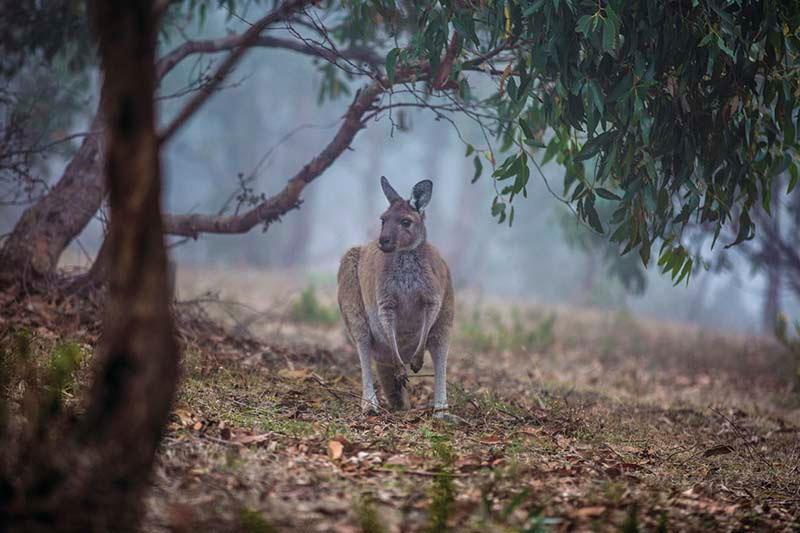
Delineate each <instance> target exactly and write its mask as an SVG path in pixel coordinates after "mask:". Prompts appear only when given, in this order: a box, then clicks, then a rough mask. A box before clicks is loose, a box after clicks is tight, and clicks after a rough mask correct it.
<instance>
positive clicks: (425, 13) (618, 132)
mask: <svg viewBox="0 0 800 533" xmlns="http://www.w3.org/2000/svg"><path fill="white" fill-rule="evenodd" d="M347 5H348V7H349V13H350V14H349V18H348V24H346V25H345V26H346V27H347V28H350V29H352V30H354V31H355V32H356V34H358V33H357V32H358V31H360V32H361V33H360V34H358V35H360V36H361V37H362V39H363V40H365V41H369V40H370V39H372V38H374V37H375V34H376V24H375V21H384V22H385V23H386V25H387V26H388V27H389V28H390V33H392V32H394V35H393V36H392V37H394V40H395V42H396V43H397V45H396V46H395V47H394V48H392V49H391V50H390V51H388V54H387V56H386V70H387V77H388V78H389V80H392V78H393V76H394V73H395V71H396V70H397V69H399V68H400V66H401V65H407V66H413V65H415V64H416V65H420V64H429V65H430V71H431V72H437V71H438V69H439V68H440V66H441V65H442V63H443V60H444V58H446V51H447V50H448V47H450V48H451V49H454V50H455V51H456V55H455V57H454V61H453V65H452V69H451V71H450V72H449V79H450V80H451V81H452V82H453V83H455V84H458V89H459V91H458V94H459V96H460V98H461V99H462V100H463V101H464V102H466V103H470V102H472V103H473V104H475V103H477V102H475V99H476V97H475V96H473V95H472V94H473V91H471V90H470V89H471V88H472V87H474V86H475V84H476V83H477V82H476V78H475V76H474V75H471V74H470V72H471V71H483V72H485V73H487V74H489V76H491V77H492V78H493V79H494V81H495V88H496V90H495V91H494V94H492V95H491V96H490V97H489V98H488V99H484V100H482V101H481V102H479V104H480V105H483V106H489V107H491V109H492V110H493V111H494V113H495V117H496V119H497V120H496V122H495V124H494V127H493V128H490V129H491V133H492V134H493V135H494V136H495V138H496V139H497V140H499V141H500V144H501V146H500V150H499V151H497V152H495V151H489V152H487V153H484V154H483V158H485V159H488V161H489V163H490V164H491V165H492V168H493V172H492V178H493V179H494V180H497V182H498V185H499V187H498V194H497V197H496V198H495V201H494V204H493V206H492V213H493V214H494V215H495V216H496V217H498V220H499V221H500V222H504V221H506V220H508V221H509V223H511V221H512V220H513V201H514V199H515V198H516V197H517V195H519V194H522V195H524V196H526V195H527V189H526V185H527V183H528V181H529V179H530V176H531V174H532V173H536V172H540V170H539V169H538V166H539V165H540V164H543V163H546V162H548V161H550V160H553V159H555V160H556V161H557V162H559V163H560V164H562V165H563V166H564V168H565V169H566V172H565V176H564V188H563V191H564V192H563V195H564V199H565V200H566V201H568V202H569V203H570V204H571V205H572V206H573V208H574V209H575V211H576V213H577V215H578V216H579V217H580V218H581V219H582V220H583V221H585V223H587V224H588V225H590V226H591V227H592V228H594V229H595V230H596V231H597V232H599V233H606V234H608V235H610V239H611V241H613V242H614V243H619V245H620V246H621V247H622V249H623V253H627V252H628V251H630V250H632V249H638V251H639V254H640V256H641V259H642V261H643V262H644V264H645V265H647V264H648V263H649V261H650V254H651V248H652V247H653V246H654V243H659V242H660V243H661V257H660V260H659V264H660V265H661V266H662V267H663V268H664V270H665V271H668V272H671V273H672V275H673V278H674V279H678V280H679V281H680V280H681V279H683V278H685V277H686V276H687V275H688V274H689V273H690V272H691V269H692V259H691V256H690V253H689V252H688V251H687V250H686V249H685V248H684V245H683V240H685V235H684V233H685V231H686V229H687V227H691V226H702V227H704V228H707V229H708V231H710V232H711V233H713V241H712V246H713V242H716V240H717V237H718V236H719V235H720V231H721V229H722V227H723V226H724V225H725V224H731V223H732V224H733V227H735V228H738V229H737V230H736V233H737V235H736V238H735V239H734V240H733V242H731V243H728V245H734V244H738V243H740V242H742V241H744V240H748V239H751V238H752V237H753V236H754V232H755V226H754V224H753V222H752V218H751V209H753V208H754V207H757V206H758V204H759V203H760V204H761V205H762V206H763V209H765V210H767V211H769V209H770V199H771V196H772V195H773V194H778V191H773V190H772V187H771V184H772V181H773V178H774V177H775V176H777V175H779V174H781V173H783V172H788V173H789V174H790V180H789V186H788V192H791V190H792V189H794V187H795V185H796V184H797V181H798V161H797V157H798V135H797V131H798V129H800V123H798V122H799V120H800V119H799V118H798V105H797V102H798V98H799V97H800V83H799V81H800V68H799V63H798V51H799V50H800V32H799V30H798V27H799V26H800V3H797V2H781V1H777V0H759V1H750V0H728V1H723V0H586V1H580V0H438V1H426V0H418V1H415V2H413V3H407V4H403V5H398V4H395V0H370V2H361V1H360V0H350V1H349V3H348V4H347ZM397 13H406V14H407V15H406V18H403V17H402V16H398V15H397ZM398 21H400V22H398ZM403 21H405V24H404V23H403ZM409 21H410V22H409ZM453 37H455V39H453ZM351 38H353V37H352V35H351ZM353 40H354V41H356V40H357V39H355V38H353ZM482 57H485V58H487V59H486V60H485V61H484V60H480V58H482ZM476 58H479V60H478V61H476ZM498 154H503V159H504V160H503V161H502V162H499V163H498V164H495V155H498ZM467 155H472V156H473V157H474V160H475V167H476V178H477V177H478V176H479V175H480V173H481V171H482V169H483V167H484V161H483V160H482V157H481V155H480V154H475V155H473V149H472V147H471V146H470V147H468V149H467ZM782 192H783V191H780V193H782ZM600 202H610V203H611V205H612V209H610V213H611V215H610V217H607V218H606V219H605V220H604V219H603V217H601V215H600V212H599V210H598V209H597V205H598V204H599V203H600Z"/></svg>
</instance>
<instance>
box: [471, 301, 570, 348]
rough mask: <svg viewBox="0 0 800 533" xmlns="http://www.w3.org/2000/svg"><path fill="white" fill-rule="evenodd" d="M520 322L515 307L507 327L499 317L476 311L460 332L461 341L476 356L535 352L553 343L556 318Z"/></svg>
mask: <svg viewBox="0 0 800 533" xmlns="http://www.w3.org/2000/svg"><path fill="white" fill-rule="evenodd" d="M529 318H530V320H525V319H523V316H522V314H521V313H520V311H519V309H517V308H516V307H515V308H513V309H512V310H511V321H510V324H507V323H506V321H504V320H503V319H502V318H501V317H500V315H499V314H497V313H493V312H491V310H489V311H487V312H485V313H484V312H482V311H481V310H480V309H478V308H476V309H475V310H474V311H473V313H472V315H471V317H470V318H469V319H468V320H464V321H463V322H462V324H461V329H460V331H459V337H460V340H461V341H462V342H463V343H464V345H465V346H467V347H468V348H469V349H471V350H473V351H476V352H491V351H511V352H537V351H543V350H546V349H547V348H549V347H550V346H551V345H552V344H553V341H554V340H555V331H554V329H555V328H554V326H555V321H556V315H555V314H550V315H547V316H545V317H543V318H534V317H529Z"/></svg>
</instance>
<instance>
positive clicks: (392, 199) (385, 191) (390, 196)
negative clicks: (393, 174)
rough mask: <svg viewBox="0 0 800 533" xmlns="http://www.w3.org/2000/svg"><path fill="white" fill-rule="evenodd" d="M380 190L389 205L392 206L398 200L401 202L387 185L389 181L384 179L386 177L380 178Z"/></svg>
mask: <svg viewBox="0 0 800 533" xmlns="http://www.w3.org/2000/svg"><path fill="white" fill-rule="evenodd" d="M381 189H383V194H385V195H386V199H387V200H389V204H393V203H395V202H396V201H398V200H402V198H401V197H400V195H399V194H397V191H396V190H394V188H392V186H391V185H389V180H387V179H386V176H381Z"/></svg>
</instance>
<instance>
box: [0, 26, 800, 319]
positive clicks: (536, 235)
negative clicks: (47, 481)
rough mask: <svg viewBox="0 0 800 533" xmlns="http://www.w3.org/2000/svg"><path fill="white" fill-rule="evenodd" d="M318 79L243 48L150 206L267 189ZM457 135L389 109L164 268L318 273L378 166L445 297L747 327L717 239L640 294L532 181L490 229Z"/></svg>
mask: <svg viewBox="0 0 800 533" xmlns="http://www.w3.org/2000/svg"><path fill="white" fill-rule="evenodd" d="M246 15H247V14H246V13H244V14H243V17H244V18H246ZM243 24H244V23H243V22H242V21H241V20H238V19H236V18H229V17H228V16H227V14H226V12H224V11H222V10H220V11H217V12H209V13H208V16H207V20H206V21H205V24H204V25H203V27H202V28H200V27H199V25H194V26H193V27H188V28H185V33H186V35H187V36H189V37H191V38H210V37H218V36H222V35H225V34H227V33H228V32H230V31H241V29H242V27H243ZM276 32H278V34H279V32H280V30H279V29H276ZM166 46H167V47H169V46H170V45H169V43H167V44H166ZM215 59H216V60H218V58H214V57H210V56H204V57H201V59H199V60H197V61H186V62H184V63H183V64H182V65H180V66H179V67H178V68H176V69H175V70H174V71H172V72H171V73H170V74H169V75H168V77H167V78H166V79H165V80H164V83H163V85H162V87H161V90H160V94H161V99H160V106H161V116H160V121H161V123H162V124H163V123H166V122H168V120H169V118H170V117H171V115H172V113H174V112H175V111H176V110H177V109H179V108H180V104H181V103H182V102H183V101H184V100H182V97H185V93H186V88H187V86H188V85H190V84H191V83H192V80H194V79H196V78H197V76H198V74H199V73H202V72H203V71H204V70H205V69H208V67H209V65H210V64H212V62H213V61H214V60H215ZM97 77H98V75H97V72H96V69H95V71H94V73H93V75H92V78H93V79H92V80H91V82H90V83H89V84H88V85H86V86H84V85H80V86H78V87H67V88H65V90H71V91H80V95H81V99H83V101H84V102H85V112H83V113H79V114H78V115H77V116H78V119H77V120H76V121H75V123H74V124H73V125H72V127H71V128H70V131H75V132H78V131H85V129H86V128H87V127H88V121H89V120H90V119H91V118H92V116H93V114H94V111H95V109H96V105H97V89H98V87H99V80H98V79H97ZM321 83H322V77H321V76H320V74H319V67H318V65H316V64H315V63H314V61H312V60H311V59H305V58H298V56H297V55H296V54H293V53H291V52H287V51H281V50H276V49H254V50H253V51H251V52H250V53H249V54H248V55H247V56H246V59H245V61H244V62H243V63H242V65H241V66H240V67H239V68H238V69H237V71H236V72H235V74H234V75H233V76H232V77H231V78H230V79H229V80H228V81H227V82H226V86H225V88H224V90H222V91H221V92H220V93H218V94H216V95H215V96H214V97H213V98H212V99H211V100H210V101H209V102H208V104H207V105H206V106H205V107H204V108H203V110H202V111H201V112H200V113H198V114H197V115H196V116H195V117H194V118H192V119H191V120H190V122H189V123H188V125H187V126H186V127H185V128H184V130H183V131H181V133H180V134H179V135H178V136H177V137H176V138H175V139H173V140H172V141H171V142H170V143H169V144H168V145H167V147H166V149H165V150H164V152H163V170H164V176H165V191H164V208H165V211H166V212H169V213H176V214H177V213H189V212H197V213H217V212H219V211H220V210H221V209H223V208H225V209H226V212H228V213H233V212H235V211H236V209H237V207H238V209H240V210H246V209H248V208H249V205H248V204H247V202H246V198H242V197H241V194H242V191H243V189H242V184H244V185H245V186H246V187H247V188H248V192H247V194H245V196H249V195H256V196H257V195H260V194H262V193H263V194H265V195H267V196H270V195H272V194H274V193H275V192H277V191H278V190H280V189H281V188H282V187H283V186H284V184H285V182H286V180H287V179H289V178H290V177H291V176H292V175H294V174H295V173H296V172H297V171H298V170H299V169H300V168H301V167H302V166H303V165H304V164H306V163H307V162H309V161H310V160H311V158H312V157H314V156H315V155H316V154H317V153H319V152H320V150H321V149H322V148H323V147H324V146H325V144H327V143H328V142H329V141H330V140H331V138H332V137H333V135H334V134H335V131H336V128H337V127H338V125H339V121H340V118H341V116H342V114H343V113H344V111H345V109H346V108H347V105H348V104H349V103H350V102H351V100H352V98H353V95H354V94H355V91H356V90H357V89H358V85H357V84H352V85H351V86H349V87H348V88H347V89H348V90H349V94H343V95H342V96H341V97H339V98H338V99H336V100H334V101H330V100H328V99H326V100H325V101H324V102H322V103H321V104H320V103H319V101H318V100H319V94H320V88H321ZM459 132H460V135H459ZM462 138H463V139H464V140H466V141H467V142H469V143H474V144H475V146H476V147H479V146H485V142H484V140H483V137H482V134H481V132H480V129H479V128H478V127H477V126H476V125H475V124H474V123H472V122H470V121H469V120H468V119H465V118H463V117H462V118H455V124H451V123H450V122H448V121H446V120H437V117H436V116H435V115H434V113H432V112H430V111H426V110H418V109H411V108H409V109H405V110H403V112H402V113H401V112H398V111H397V110H395V111H393V113H392V115H391V116H389V115H384V116H383V117H382V118H381V119H380V120H378V121H373V122H370V123H369V124H368V126H367V128H366V129H365V130H363V131H361V132H360V133H359V134H358V136H357V137H356V140H355V142H354V143H353V144H352V145H351V150H350V151H348V152H347V153H345V154H344V155H343V156H341V157H340V158H339V159H338V160H336V161H335V162H334V164H333V165H332V166H331V168H329V169H328V170H327V171H325V172H324V174H323V175H322V176H320V178H319V179H317V180H316V181H315V182H313V183H312V184H311V185H310V186H309V187H308V188H307V189H306V190H305V191H304V196H303V198H304V201H303V204H302V206H301V208H300V209H299V210H295V211H292V212H290V213H289V214H287V215H286V216H285V217H284V219H283V220H282V222H281V223H280V224H274V225H271V226H270V228H269V231H267V232H265V233H264V232H261V231H260V229H259V228H254V229H253V230H252V231H251V232H250V233H248V234H244V235H202V236H201V237H200V238H199V239H198V240H196V241H194V240H188V241H187V240H178V239H174V238H171V239H170V241H171V243H172V244H173V245H174V247H173V248H172V255H173V258H174V259H175V260H176V261H177V263H178V265H179V268H181V267H198V266H204V265H213V266H215V267H224V268H230V270H231V275H234V276H235V275H236V269H237V268H245V267H246V268H256V269H264V270H284V271H286V270H290V271H292V272H293V273H295V275H297V276H300V277H307V278H308V279H309V282H311V281H310V280H312V279H313V280H315V282H317V283H319V282H320V281H319V280H323V281H322V282H325V281H324V280H330V281H333V279H334V276H335V272H336V269H337V267H338V261H339V258H340V257H341V256H342V254H343V253H344V251H345V250H346V249H347V248H348V247H350V246H354V245H357V244H360V243H363V242H365V241H367V240H369V239H373V238H375V237H376V235H377V232H378V230H379V227H380V225H379V222H378V217H379V215H380V214H381V212H382V211H383V210H384V209H385V208H386V205H387V204H386V200H385V198H384V197H383V194H382V193H381V191H380V187H379V183H378V178H379V177H380V176H381V175H386V176H387V177H388V178H389V180H390V181H391V183H392V184H393V186H394V187H395V188H396V189H397V190H398V191H399V192H400V193H401V194H405V195H408V194H410V191H411V187H412V186H413V184H414V183H416V182H417V181H419V180H420V179H425V178H430V179H432V180H433V181H434V193H433V198H432V201H431V204H430V206H429V207H428V209H427V229H428V238H429V241H430V242H432V243H433V244H434V245H436V246H437V247H438V248H439V249H440V250H441V252H442V253H443V255H444V257H445V259H446V260H447V261H448V263H449V265H450V268H451V271H452V273H453V277H454V281H455V284H456V290H459V289H470V290H474V291H477V292H479V293H482V294H491V295H493V296H494V297H500V298H510V299H513V300H515V301H520V300H525V301H527V302H530V303H534V304H543V305H554V304H555V305H571V306H593V307H598V308H609V309H629V310H630V311H632V312H635V313H637V314H642V315H644V316H648V317H652V318H659V319H669V320H675V321H681V322H691V323H696V324H699V325H702V326H707V327H713V328H720V329H729V330H732V331H737V332H742V333H761V332H762V331H761V330H762V327H761V324H762V320H761V312H762V306H763V300H764V297H763V293H764V287H765V280H764V276H763V275H762V273H761V272H759V271H757V270H756V271H754V270H753V268H752V267H751V264H750V262H748V261H747V260H746V259H745V258H744V257H742V256H741V254H739V253H737V251H736V249H731V250H727V251H725V250H723V246H721V245H717V247H716V249H715V250H714V251H713V252H710V253H709V254H708V256H707V259H708V260H709V262H710V263H712V264H714V263H716V262H717V261H718V260H719V259H720V257H721V255H722V254H724V255H725V260H726V263H727V264H728V268H726V269H724V270H721V271H720V270H719V269H716V268H711V269H710V270H708V271H705V270H704V269H702V268H700V269H696V271H695V273H694V274H693V276H692V279H691V281H690V283H689V284H688V286H687V285H686V284H685V283H683V284H681V285H679V286H677V287H673V286H672V282H671V281H670V280H669V278H668V277H666V276H661V275H660V274H659V272H658V268H657V266H656V265H655V264H654V261H653V262H651V265H650V268H649V270H648V271H647V272H646V282H647V283H646V288H645V290H644V292H643V293H642V294H633V293H631V292H629V291H626V289H625V287H624V286H623V284H622V283H621V282H620V281H619V280H618V279H616V278H614V277H611V276H609V275H608V265H607V264H606V262H605V261H604V259H603V257H602V256H601V255H600V254H598V253H587V252H586V251H585V250H583V249H581V248H579V247H575V246H571V245H570V244H569V242H568V235H569V234H570V232H588V231H590V230H588V229H586V228H583V227H579V226H577V224H578V221H577V218H575V217H574V216H571V214H570V213H569V210H568V208H567V207H566V206H565V205H564V204H563V203H562V202H560V201H559V200H558V199H557V198H556V197H555V196H554V195H553V194H552V193H551V192H550V191H548V188H547V187H546V186H545V182H544V179H543V178H542V176H539V175H537V174H534V175H533V176H532V177H531V181H530V184H529V186H528V193H529V194H528V198H527V199H522V198H520V199H519V200H518V201H517V202H515V208H516V216H515V219H514V224H513V226H512V227H509V226H508V224H503V225H498V224H497V223H496V221H495V220H494V219H493V218H492V216H491V214H490V206H491V202H492V199H493V198H494V196H495V188H494V183H493V180H492V179H491V176H490V175H491V169H488V168H487V169H486V170H485V171H484V173H483V175H482V177H481V178H480V179H479V180H478V181H477V182H476V183H474V184H471V183H470V181H471V180H472V177H473V174H474V168H473V163H472V158H471V157H469V158H467V157H465V149H466V145H465V143H464V142H463V141H462ZM79 141H80V140H79V139H78V140H76V141H75V142H74V146H77V144H78V143H79ZM67 160H68V158H61V157H51V158H50V159H49V160H48V162H47V168H46V169H44V170H43V173H44V174H45V176H46V177H48V178H49V179H51V180H52V179H56V178H57V177H58V176H59V175H60V173H61V171H62V170H63V167H64V165H65V164H66V161H67ZM484 161H486V160H485V159H484ZM485 165H486V166H487V167H488V163H485ZM542 170H543V172H544V175H545V177H546V179H547V180H548V182H549V183H550V184H551V187H552V189H553V191H554V192H555V193H561V184H562V183H563V181H562V175H563V170H562V169H560V167H559V166H558V165H557V164H555V163H550V164H548V165H546V166H544V167H543V169H542ZM237 197H238V198H237ZM240 200H244V201H240ZM19 213H20V208H19V207H8V206H4V207H2V208H0V234H5V233H7V232H8V231H9V230H10V229H11V227H12V226H13V224H14V222H15V221H16V220H17V217H18V215H19ZM570 217H571V218H570ZM103 228H104V220H103V216H102V215H101V216H99V217H98V218H97V219H96V220H94V221H93V223H92V224H91V225H90V226H89V227H88V228H87V229H86V230H85V231H84V233H83V234H82V235H81V237H80V239H79V242H76V243H73V244H72V246H71V251H72V253H71V254H68V258H67V261H69V262H72V263H78V264H82V265H84V266H88V265H89V264H90V257H91V256H92V255H93V254H94V252H95V251H96V250H97V248H98V247H99V244H100V241H101V235H102V232H103ZM723 244H724V243H723ZM633 253H634V254H635V252H633ZM636 260H637V261H638V258H637V259H636ZM782 307H783V309H784V310H786V311H788V312H789V313H790V315H794V316H796V315H797V314H798V312H797V311H798V310H800V308H799V307H798V305H797V302H795V301H793V300H792V296H791V295H790V294H789V292H788V291H785V290H784V291H783V294H782Z"/></svg>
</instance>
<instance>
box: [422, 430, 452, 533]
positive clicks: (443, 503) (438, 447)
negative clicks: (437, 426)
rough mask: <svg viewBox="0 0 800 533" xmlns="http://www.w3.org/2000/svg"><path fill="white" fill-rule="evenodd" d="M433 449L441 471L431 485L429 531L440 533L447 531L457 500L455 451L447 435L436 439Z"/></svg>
mask: <svg viewBox="0 0 800 533" xmlns="http://www.w3.org/2000/svg"><path fill="white" fill-rule="evenodd" d="M431 449H432V450H433V453H434V455H435V456H436V458H437V462H438V463H439V465H438V466H439V472H438V473H437V474H436V476H435V477H434V479H433V485H432V487H431V506H430V509H429V510H428V531H429V532H430V533H440V532H442V531H447V519H448V518H449V517H450V514H451V513H452V511H453V509H452V508H453V502H455V487H454V486H453V462H454V461H455V452H454V451H453V448H452V446H451V445H450V442H449V440H448V439H447V438H445V437H441V438H439V439H436V440H434V442H433V445H432V446H431Z"/></svg>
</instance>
